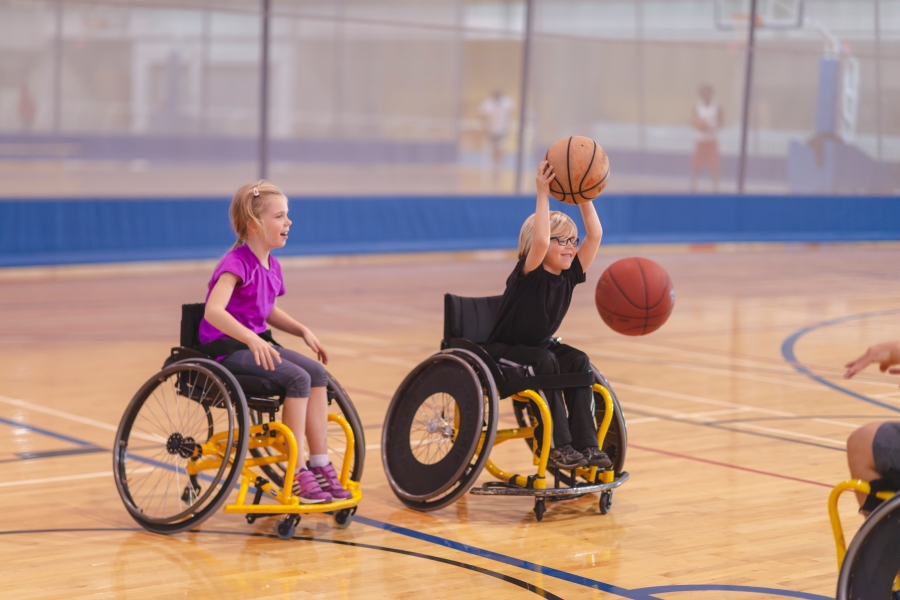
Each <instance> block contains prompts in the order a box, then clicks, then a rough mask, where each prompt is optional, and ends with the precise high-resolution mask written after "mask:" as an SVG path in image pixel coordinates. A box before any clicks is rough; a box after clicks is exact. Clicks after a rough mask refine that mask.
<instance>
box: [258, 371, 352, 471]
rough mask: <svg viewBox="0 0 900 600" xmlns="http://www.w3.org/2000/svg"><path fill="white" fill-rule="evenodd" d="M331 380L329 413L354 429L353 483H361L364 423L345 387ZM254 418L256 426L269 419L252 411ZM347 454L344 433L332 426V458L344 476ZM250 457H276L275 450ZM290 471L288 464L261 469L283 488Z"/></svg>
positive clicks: (338, 426) (259, 452)
mask: <svg viewBox="0 0 900 600" xmlns="http://www.w3.org/2000/svg"><path fill="white" fill-rule="evenodd" d="M326 375H327V376H328V383H327V393H328V404H329V406H328V412H331V413H337V414H339V415H341V416H342V417H344V418H345V419H347V422H348V423H349V424H350V429H351V430H352V431H353V437H354V439H355V440H356V443H355V445H354V447H353V461H352V463H351V467H350V479H352V480H353V481H361V480H362V474H363V466H364V465H365V461H366V436H365V431H363V426H362V422H361V421H360V420H359V414H358V413H357V412H356V407H355V406H353V402H352V401H351V400H350V396H349V395H348V394H347V392H346V391H345V390H344V388H343V387H341V384H340V383H338V381H337V380H336V379H335V378H334V377H332V376H331V374H330V373H326ZM250 418H251V419H252V421H253V424H259V423H265V422H268V418H269V417H268V415H267V414H265V413H260V412H259V411H256V410H252V411H250ZM345 450H346V439H345V438H344V430H343V428H342V427H341V426H340V425H338V424H337V423H333V422H331V421H329V422H328V455H329V456H330V457H331V462H332V464H334V468H335V469H336V470H337V472H338V473H339V474H340V472H341V465H342V464H343V463H344V451H345ZM250 454H251V455H253V456H256V457H260V456H267V455H271V454H273V451H272V449H271V448H251V449H250ZM286 468H287V465H286V464H285V463H275V464H271V465H264V466H262V467H260V469H262V471H263V472H264V473H265V474H266V476H267V477H268V478H269V480H270V481H271V482H272V483H273V484H275V485H277V486H278V487H281V486H282V485H283V484H284V471H285V469H286Z"/></svg>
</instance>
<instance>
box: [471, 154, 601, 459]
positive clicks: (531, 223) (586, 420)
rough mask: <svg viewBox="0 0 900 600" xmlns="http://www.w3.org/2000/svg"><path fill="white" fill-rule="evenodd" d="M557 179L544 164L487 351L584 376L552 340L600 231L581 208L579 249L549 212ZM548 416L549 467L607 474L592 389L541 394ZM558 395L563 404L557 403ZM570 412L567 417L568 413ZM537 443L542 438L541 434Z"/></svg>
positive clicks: (562, 220) (586, 362) (585, 361)
mask: <svg viewBox="0 0 900 600" xmlns="http://www.w3.org/2000/svg"><path fill="white" fill-rule="evenodd" d="M555 177H556V175H555V174H554V173H553V167H551V166H550V164H549V163H548V162H547V161H543V162H542V163H541V164H540V166H539V167H538V172H537V176H536V178H535V181H536V183H537V206H536V208H535V213H534V214H533V215H532V216H530V217H528V219H526V220H525V223H524V224H523V225H522V231H521V233H520V234H519V262H518V263H517V264H516V268H515V269H513V272H512V273H511V274H510V276H509V278H508V279H507V280H506V291H505V292H504V294H503V300H502V303H501V305H500V310H499V312H498V314H497V319H496V321H495V322H494V328H493V330H492V331H491V334H490V336H489V337H488V340H487V344H486V345H485V350H486V351H487V352H488V353H489V354H490V355H491V356H492V357H493V358H494V359H495V360H497V361H507V362H511V363H516V364H520V365H529V366H531V367H532V369H533V370H534V374H535V375H553V374H562V373H582V372H590V370H591V362H590V359H589V358H588V356H587V355H586V354H585V353H584V352H581V351H580V350H577V349H576V348H573V347H571V346H567V345H566V344H560V343H558V342H556V340H554V339H552V336H553V334H554V333H556V330H557V329H558V328H559V326H560V324H561V323H562V320H563V317H565V316H566V312H567V311H568V310H569V304H570V302H571V301H572V291H573V289H574V288H575V286H576V285H578V284H579V283H583V282H584V281H585V275H584V274H585V271H586V270H587V268H588V267H589V266H590V264H591V263H592V262H593V261H594V256H596V254H597V248H599V246H600V238H601V237H602V236H603V228H602V226H601V225H600V219H599V218H598V217H597V211H596V210H595V209H594V205H593V203H591V202H586V203H584V204H581V205H579V208H580V209H581V216H582V218H583V219H584V227H585V230H586V231H585V239H584V243H583V244H581V247H578V237H577V235H578V228H577V227H576V226H575V223H574V221H572V219H571V218H569V216H568V215H566V214H565V213H562V212H558V211H550V199H549V196H550V182H551V181H553V179H554V178H555ZM545 396H546V398H547V401H548V403H549V407H550V414H551V415H552V417H553V446H554V447H553V449H552V451H551V452H550V459H549V463H548V464H549V465H550V466H553V467H556V468H559V469H574V468H576V467H582V466H597V467H601V468H609V467H610V466H612V463H611V461H610V460H609V457H608V456H606V454H605V453H604V452H603V451H601V450H600V449H599V448H598V447H597V429H596V427H595V425H594V396H593V392H592V390H591V388H589V387H584V388H572V389H566V390H564V391H563V393H561V392H560V390H547V393H546V394H545ZM563 396H564V397H565V402H563ZM567 407H568V413H567V411H566V408H567ZM535 438H536V439H541V433H540V431H536V432H535Z"/></svg>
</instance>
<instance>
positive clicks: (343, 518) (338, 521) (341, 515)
mask: <svg viewBox="0 0 900 600" xmlns="http://www.w3.org/2000/svg"><path fill="white" fill-rule="evenodd" d="M353 512H354V511H353V510H351V509H349V508H345V509H343V510H339V511H337V512H336V513H334V526H335V527H337V528H338V529H347V528H348V527H350V523H351V521H353Z"/></svg>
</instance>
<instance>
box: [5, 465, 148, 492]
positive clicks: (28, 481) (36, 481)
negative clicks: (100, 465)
mask: <svg viewBox="0 0 900 600" xmlns="http://www.w3.org/2000/svg"><path fill="white" fill-rule="evenodd" d="M152 470H153V469H151V468H150V467H141V468H139V469H135V470H134V471H132V472H133V473H150V472H151V471H152ZM112 474H113V472H112V470H111V469H110V470H109V471H97V472H95V473H79V474H77V475H60V476H59V477H42V478H40V479H25V480H22V481H3V482H0V488H4V487H16V486H20V485H38V484H41V483H57V482H60V481H77V480H79V479H99V478H101V477H112Z"/></svg>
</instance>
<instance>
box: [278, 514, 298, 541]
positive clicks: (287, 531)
mask: <svg viewBox="0 0 900 600" xmlns="http://www.w3.org/2000/svg"><path fill="white" fill-rule="evenodd" d="M299 522H300V515H286V516H284V517H281V518H280V519H278V523H277V524H276V525H275V531H276V533H278V537H280V538H281V539H283V540H289V539H291V538H292V537H294V530H295V529H296V528H297V523H299Z"/></svg>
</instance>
